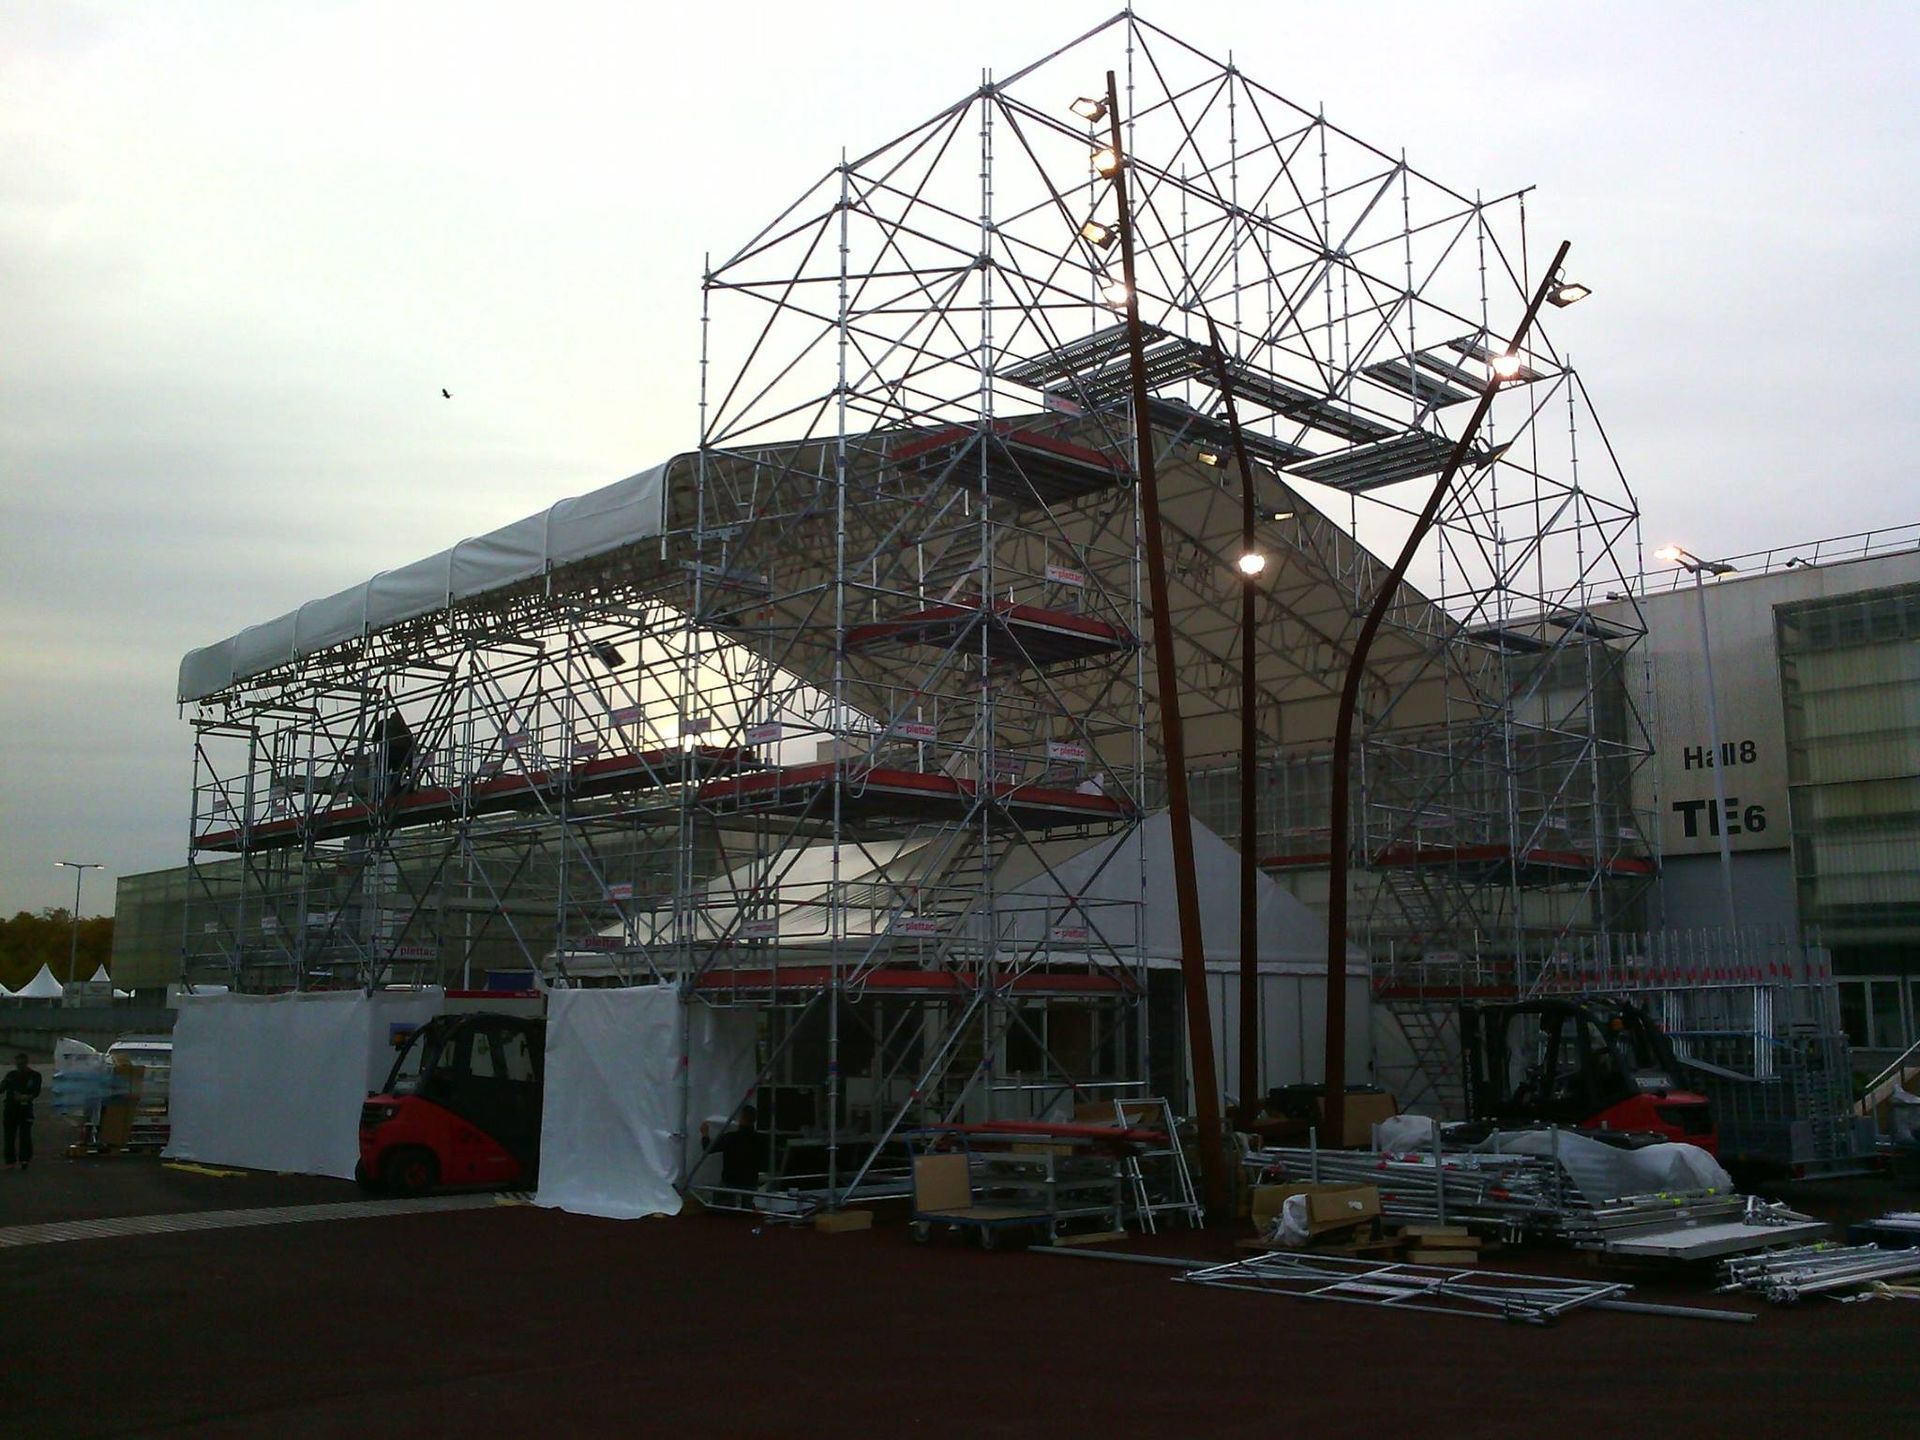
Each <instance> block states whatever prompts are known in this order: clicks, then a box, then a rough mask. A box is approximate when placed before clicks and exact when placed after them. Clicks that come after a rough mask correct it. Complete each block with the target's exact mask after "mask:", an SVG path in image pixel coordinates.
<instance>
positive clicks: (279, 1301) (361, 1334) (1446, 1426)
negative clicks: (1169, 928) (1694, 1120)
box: [0, 1161, 1920, 1440]
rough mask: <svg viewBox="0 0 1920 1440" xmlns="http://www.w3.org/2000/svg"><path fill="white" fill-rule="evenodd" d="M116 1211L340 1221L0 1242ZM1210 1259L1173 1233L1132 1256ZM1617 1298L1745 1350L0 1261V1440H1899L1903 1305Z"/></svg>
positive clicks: (3, 1204)
mask: <svg viewBox="0 0 1920 1440" xmlns="http://www.w3.org/2000/svg"><path fill="white" fill-rule="evenodd" d="M116 1167H121V1168H116ZM142 1177H144V1179H145V1180H146V1181H148V1182H150V1183H151V1186H152V1192H151V1200H152V1202H153V1203H154V1204H156V1205H158V1206H162V1207H163V1208H169V1209H170V1210H171V1211H172V1212H173V1213H178V1212H179V1211H180V1210H181V1209H192V1208H196V1206H195V1205H194V1204H193V1203H192V1202H194V1201H196V1200H197V1202H198V1208H207V1209H214V1208H227V1207H231V1206H233V1205H235V1203H236V1197H237V1196H245V1197H247V1202H248V1203H257V1204H263V1205H264V1204H290V1203H291V1204H297V1203H301V1202H302V1201H305V1200H318V1199H322V1198H324V1199H326V1200H332V1201H339V1200H344V1199H348V1198H351V1189H350V1187H346V1188H345V1193H342V1191H341V1190H340V1189H333V1190H332V1192H331V1193H329V1194H327V1195H325V1196H324V1197H322V1196H320V1195H319V1194H318V1193H317V1191H318V1190H319V1189H324V1188H328V1185H327V1182H315V1181H311V1180H296V1179H282V1178H277V1177H271V1176H248V1177H244V1178H235V1179H222V1178H219V1177H211V1176H195V1175H190V1174H182V1173H180V1172H168V1171H163V1170H161V1169H160V1168H159V1167H158V1166H157V1165H155V1164H152V1163H151V1162H146V1163H144V1164H143V1162H138V1161H118V1162H109V1163H106V1164H94V1165H83V1164H79V1163H73V1162H66V1161H60V1162H57V1163H53V1164H50V1165H49V1166H48V1168H47V1170H46V1172H45V1174H44V1175H43V1174H42V1173H41V1171H40V1170H39V1169H38V1168H36V1171H35V1173H34V1174H33V1175H31V1176H29V1177H25V1178H24V1180H23V1179H22V1177H19V1176H17V1175H9V1174H5V1173H0V1182H5V1183H4V1184H0V1225H11V1224H14V1223H18V1218H19V1210H18V1208H17V1207H18V1206H20V1205H21V1204H22V1203H23V1199H22V1197H23V1191H24V1187H25V1186H35V1187H40V1186H41V1183H42V1181H43V1180H45V1181H46V1182H47V1183H46V1184H45V1186H44V1187H43V1188H42V1189H41V1190H39V1191H38V1192H37V1193H36V1197H35V1198H34V1199H33V1200H32V1201H31V1202H30V1203H32V1204H34V1205H47V1204H50V1203H54V1202H55V1201H57V1199H58V1196H57V1194H55V1192H70V1193H72V1194H74V1195H75V1196H76V1201H77V1200H78V1199H79V1198H84V1197H87V1196H88V1195H90V1194H92V1193H93V1190H94V1187H95V1186H97V1185H101V1184H113V1185H118V1186H120V1187H122V1189H121V1191H120V1192H119V1193H120V1195H121V1196H122V1198H123V1200H125V1201H127V1202H128V1203H132V1204H134V1205H135V1206H136V1209H137V1208H138V1206H139V1205H140V1203H141V1197H140V1191H139V1187H140V1183H141V1180H142ZM309 1192H313V1193H309ZM1894 1198H1895V1197H1892V1196H1890V1195H1887V1194H1886V1193H1885V1192H1880V1194H1879V1195H1878V1196H1873V1195H1867V1194H1865V1193H1864V1192H1861V1193H1859V1194H1857V1195H1855V1197H1854V1199H1853V1200H1852V1201H1849V1202H1848V1203H1849V1205H1850V1206H1854V1205H1858V1206H1865V1207H1867V1208H1876V1209H1877V1208H1885V1204H1884V1203H1883V1202H1884V1201H1890V1200H1892V1199H1894ZM101 1203H105V1202H104V1200H102V1201H101ZM93 1208H94V1210H95V1211H96V1212H97V1211H98V1209H99V1205H98V1204H96V1205H95V1206H94V1207H93ZM125 1213H133V1212H125ZM35 1218H36V1219H39V1220H47V1219H51V1218H55V1217H51V1216H46V1215H40V1216H36V1217H35ZM1229 1245H1230V1236H1228V1235H1225V1234H1217V1235H1205V1236H1194V1235H1191V1234H1184V1233H1177V1234H1174V1235H1171V1236H1167V1237H1164V1238H1163V1239H1162V1240H1161V1241H1159V1242H1158V1244H1157V1245H1156V1246H1155V1247H1154V1248H1157V1249H1159V1250H1161V1251H1162V1252H1163V1253H1174V1254H1220V1253H1224V1251H1225V1250H1226V1249H1227V1248H1228V1246H1229ZM1133 1248H1142V1247H1140V1246H1138V1245H1137V1244H1136V1246H1135V1247H1133ZM1547 1268H1558V1269H1567V1270H1570V1271H1571V1273H1581V1274H1588V1275H1590V1274H1591V1273H1592V1272H1590V1271H1586V1270H1584V1269H1582V1268H1581V1267H1580V1266H1579V1265H1578V1263H1577V1262H1571V1261H1570V1260H1569V1258H1568V1257H1561V1264H1559V1265H1555V1266H1549V1267H1547ZM1640 1293H1642V1294H1643V1295H1644V1296H1645V1298H1652V1299H1663V1300H1681V1301H1688V1302H1692V1303H1707V1304H1716V1305H1723V1306H1725V1305H1733V1306H1735V1307H1736V1308H1748V1309H1753V1310H1756V1311H1758V1312H1760V1314H1759V1319H1758V1320H1757V1322H1756V1323H1754V1324H1752V1325H1740V1326H1736V1325H1724V1324H1707V1323H1703V1322H1699V1321H1680V1320H1664V1319H1653V1318H1642V1317H1635V1316H1628V1315H1615V1314H1600V1313H1584V1314H1575V1315H1571V1316H1568V1317H1566V1318H1565V1319H1563V1320H1562V1321H1561V1322H1560V1323H1558V1324H1557V1325H1555V1326H1552V1327H1550V1328H1544V1329H1534V1328H1531V1327H1522V1326H1511V1325H1504V1324H1500V1323H1497V1322H1491V1321H1485V1320H1477V1319H1464V1318H1441V1317H1435V1316H1423V1315H1415V1314H1388V1313H1381V1312H1379V1311H1376V1310H1371V1309H1363V1308H1359V1307H1349V1306H1339V1305H1326V1306H1316V1305H1310V1304H1304V1303H1301V1302H1297V1301H1291V1300H1285V1299H1279V1298H1274V1297H1268V1296H1258V1295H1242V1294H1228V1293H1221V1292H1218V1291H1209V1290H1202V1289H1199V1288H1197V1287H1192V1286H1186V1285H1181V1284H1178V1283H1176V1282H1175V1281H1173V1280H1172V1279H1170V1278H1169V1277H1168V1275H1167V1273H1166V1272H1164V1271H1160V1270H1157V1269H1153V1268H1149V1267H1144V1266H1131V1265H1120V1264H1099V1263H1093V1262H1080V1261H1065V1260H1058V1259H1051V1258H1048V1257H1044V1256H1040V1255H1030V1254H1018V1253H1014V1254H995V1255H986V1254H982V1253H980V1252H978V1251H976V1250H971V1249H964V1248H961V1247H958V1246H955V1245H937V1246H935V1247H933V1248H930V1249H920V1248H917V1247H915V1246H913V1245H912V1244H910V1243H909V1242H908V1240H907V1238H906V1235H905V1233H904V1231H903V1230H902V1229H900V1228H897V1227H884V1226H883V1227H882V1228H879V1229H876V1230H874V1231H871V1232H868V1233H864V1234H850V1235H839V1236H828V1235H816V1234H814V1233H812V1232H810V1231H795V1230H788V1229H781V1228H777V1227H771V1226H756V1225H755V1224H754V1223H753V1222H752V1221H750V1220H746V1219H742V1218H739V1217H733V1216H718V1215H700V1216H690V1217H684V1218H681V1219H678V1220H653V1221H641V1222H634V1223H626V1224H622V1223H616V1222H611V1221H599V1220H591V1219H586V1218H582V1217H577V1216H569V1215H561V1214H556V1213H553V1212H549V1211H543V1210H538V1209H534V1208H531V1207H527V1206H499V1205H489V1206H487V1207H485V1208H475V1209H465V1210H458V1211H451V1212H444V1211H443V1212H437V1213H424V1214H423V1213H403V1212H396V1211H392V1210H388V1211H382V1212H380V1213H379V1214H378V1215H377V1216H373V1217H365V1218H354V1219H337V1220H328V1221H324V1222H315V1223H305V1224H290V1225H282V1226H260V1227H249V1228H237V1229H223V1230H219V1231H207V1232H202V1233H186V1234H144V1235H125V1236H118V1237H115V1238H101V1239H87V1240H76V1241H72V1242H70V1243H63V1244H43V1245H37V1246H21V1247H17V1248H9V1249H0V1296H4V1297H5V1300H4V1303H5V1305H6V1309H7V1312H8V1314H9V1316H10V1317H21V1316H31V1317H45V1318H44V1319H43V1320H41V1321H39V1322H37V1323H30V1324H27V1325H24V1326H19V1327H18V1328H16V1329H15V1331H14V1333H13V1334H12V1335H11V1336H10V1341H9V1345H8V1350H7V1356H6V1365H5V1367H4V1370H0V1434H3V1435H6V1436H8V1437H16V1436H17V1437H28V1440H31V1437H39V1436H48V1437H56V1436H57V1437H60V1440H69V1437H73V1440H77V1437H83V1436H104V1435H116V1436H117V1435H169V1434H182V1435H184V1434H192V1435H210V1436H238V1435H272V1436H282V1437H291V1436H306V1435H315V1436H319V1435H327V1436H332V1435H341V1434H348V1433H354V1434H368V1435H385V1434H394V1433H399V1432H401V1431H402V1430H405V1431H408V1432H417V1433H428V1432H429V1430H431V1431H432V1432H434V1433H452V1434H457V1433H460V1432H461V1431H462V1430H470V1431H471V1432H473V1433H483V1432H484V1433H489V1434H514V1433H522V1434H529V1435H544V1434H578V1435H587V1434H603V1433H613V1432H615V1431H616V1429H617V1430H619V1431H621V1432H627V1433H642V1434H672V1433H676V1432H677V1433H680V1434H686V1435H728V1436H735V1435H789V1434H830V1433H831V1434H841V1435H866V1434H873V1433H876V1432H881V1431H886V1432H903V1433H908V1434H926V1435H947V1434H952V1435H961V1434H964V1435H967V1436H982V1435H1004V1434H1013V1435H1026V1434H1033V1435H1040V1434H1045V1435H1047V1436H1049V1437H1054V1440H1058V1437H1062V1436H1073V1435H1080V1434H1095V1433H1098V1434H1111V1435H1181V1436H1191V1435H1222V1436H1226V1435H1243V1434H1244V1435H1255V1434H1258V1435H1262V1436H1271V1435H1272V1434H1274V1433H1287V1432H1294V1433H1315V1434H1322V1435H1345V1434H1361V1433H1376V1434H1377V1433H1383V1432H1384V1433H1394V1434H1440V1433H1451V1434H1459V1435H1477V1434H1499V1435H1515V1434H1551V1433H1552V1432H1553V1429H1554V1428H1555V1427H1558V1428H1561V1429H1571V1428H1573V1427H1577V1428H1578V1430H1579V1431H1580V1432H1582V1433H1586V1434H1598V1435H1606V1434H1624V1433H1631V1432H1643V1433H1656V1432H1668V1433H1681V1434H1697V1435H1731V1434H1740V1435H1743V1436H1763V1435H1788V1434H1792V1435H1796V1436H1807V1435H1828V1434H1848V1435H1855V1436H1868V1435H1874V1436H1877V1435H1896V1434H1912V1433H1915V1430H1916V1424H1915V1416H1916V1409H1915V1407H1916V1404H1920V1401H1917V1400H1916V1396H1917V1395H1920V1391H1916V1389H1915V1387H1914V1384H1913V1371H1912V1356H1913V1347H1914V1337H1915V1336H1916V1335H1917V1334H1920V1328H1916V1327H1920V1305H1913V1304H1910V1303H1907V1302H1892V1303H1877V1304H1861V1305H1834V1304H1817V1305H1816V1304H1808V1305H1806V1306H1804V1307H1801V1308H1798V1309H1795V1310H1772V1309H1763V1308H1762V1307H1760V1306H1758V1305H1748V1306H1744V1307H1741V1306H1740V1305H1739V1302H1737V1301H1730V1300H1729V1299H1728V1298H1726V1297H1713V1296H1710V1295H1708V1294H1707V1293H1706V1286H1705V1284H1704V1282H1703V1281H1701V1280H1700V1279H1699V1278H1698V1277H1688V1278H1680V1279H1675V1278H1671V1277H1669V1278H1664V1279H1659V1280H1653V1281H1649V1282H1647V1283H1644V1284H1643V1285H1642V1286H1641V1292H1640Z"/></svg>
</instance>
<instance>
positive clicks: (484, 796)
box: [193, 745, 759, 854]
mask: <svg viewBox="0 0 1920 1440" xmlns="http://www.w3.org/2000/svg"><path fill="white" fill-rule="evenodd" d="M758 763H759V762H758V761H757V760H756V759H755V757H754V755H753V752H751V751H748V750H739V749H730V748H726V747H722V746H715V745H702V746H699V747H697V748H695V749H693V750H678V749H673V750H642V751H633V752H629V753H626V754H620V755H607V756H602V757H599V758H597V759H593V760H582V761H579V762H577V763H576V764H574V765H571V766H568V767H567V768H565V769H552V770H531V771H525V772H523V773H521V774H518V775H498V776H495V777H493V778H492V779H488V780H476V781H474V782H473V783H471V784H470V785H467V786H464V787H448V786H431V787H425V788H421V789H417V790H410V791H407V792H406V793H405V794H403V795H401V796H399V797H398V798H396V799H395V800H393V801H392V802H391V803H389V804H388V805H386V806H385V807H381V806H374V805H368V804H366V803H364V802H361V801H353V802H351V803H349V804H345V805H333V806H331V807H330V808H328V809H326V810H322V811H319V812H318V813H316V814H314V815H311V816H308V815H289V816H283V817H281V818H279V819H275V820H262V821H258V822H256V823H255V824H254V825H253V826H251V827H244V826H235V827H232V828H229V829H225V830H209V831H207V832H205V833H204V834H201V835H199V836H196V837H195V839H194V842H193V846H194V849H196V850H216V851H232V852H234V853H236V854H237V853H239V852H241V851H243V850H248V851H251V850H282V849H286V848H288V847H289V846H293V845H300V844H304V843H306V842H307V841H310V840H337V839H340V838H342V837H345V836H348V835H362V834H365V833H366V832H367V831H369V830H372V829H373V828H375V825H376V823H380V824H383V825H384V826H385V827H386V828H388V829H399V828H402V827H412V826H416V825H433V824H438V823H443V822H445V821H449V820H455V819H461V818H467V817H473V816H480V815H493V814H499V813H502V812H506V811H512V810H533V809H538V808H540V807H542V806H543V805H546V804H549V803H550V802H551V801H553V800H554V799H556V798H558V797H559V796H561V795H562V794H564V795H566V796H567V797H568V798H569V799H573V800H586V799H593V798H596V797H599V796H603V795H618V794H623V793H627V792H630V791H636V790H653V789H659V788H661V787H663V786H667V785H674V784H679V783H680V782H681V781H683V780H686V779H689V778H698V777H699V776H702V775H710V774H712V773H713V772H714V771H716V770H720V769H726V768H739V767H743V766H750V765H755V764H758Z"/></svg>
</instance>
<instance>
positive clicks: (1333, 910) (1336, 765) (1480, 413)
mask: <svg viewBox="0 0 1920 1440" xmlns="http://www.w3.org/2000/svg"><path fill="white" fill-rule="evenodd" d="M1570 244H1571V242H1570V241H1566V240H1562V241H1561V242H1560V248H1559V249H1558V250H1557V251H1555V252H1554V256H1553V263H1552V264H1551V265H1549V266H1548V267H1547V274H1546V278H1545V279H1544V280H1542V281H1541V282H1540V288H1539V289H1538V290H1536V291H1535V292H1534V295H1533V300H1532V301H1531V303H1529V304H1528V306H1527V313H1526V314H1525V315H1524V316H1523V317H1522V318H1521V321H1520V328H1519V329H1518V330H1516V331H1514V332H1513V339H1512V340H1510V341H1509V342H1507V349H1506V353H1507V354H1508V355H1517V354H1518V353H1519V351H1520V347H1521V346H1522V345H1523V344H1525V343H1526V339H1527V332H1528V331H1529V330H1531V329H1532V328H1533V319H1534V316H1536V315H1538V314H1539V313H1540V307H1541V305H1543V304H1544V303H1545V302H1546V298H1547V292H1548V291H1549V290H1551V289H1552V288H1553V285H1554V282H1555V280H1556V279H1558V277H1559V275H1560V267H1561V266H1562V265H1564V264H1565V263H1566V259H1567V250H1568V248H1569V245H1570ZM1500 385H1501V381H1500V379H1499V377H1498V376H1493V375H1490V376H1489V377H1488V378H1487V385H1486V388H1485V389H1484V390H1482V391H1481V392H1480V403H1479V404H1478V405H1476V406H1475V407H1474V410H1473V418H1472V419H1470V420H1468V421H1467V424H1466V428H1465V429H1463V430H1462V431H1461V432H1460V438H1459V439H1458V440H1456V441H1455V442H1454V445H1453V452H1452V453H1451V454H1450V455H1448V456H1447V468H1446V469H1444V470H1442V471H1441V472H1440V478H1439V480H1438V481H1436V482H1435V483H1434V487H1433V494H1432V495H1430V496H1428V497H1427V504H1426V508H1425V509H1424V510H1422V511H1421V512H1420V518H1419V519H1418V520H1417V521H1416V522H1415V523H1414V527H1413V530H1412V532H1411V533H1410V534H1409V535H1408V536H1407V543H1406V544H1405V545H1403V546H1401V547H1400V558H1399V559H1397V560H1395V561H1394V562H1393V568H1392V569H1391V570H1389V571H1388V572H1387V578H1386V579H1385V580H1384V581H1383V582H1382V583H1381V586H1380V591H1379V593H1378V594H1377V595H1375V596H1374V597H1373V605H1372V608H1370V609H1369V610H1368V611H1367V618H1366V622H1365V623H1364V624H1363V625H1361V627H1360V638H1359V639H1358V640H1357V641H1355V642H1354V647H1353V655H1352V657H1351V658H1350V659H1349V660H1348V661H1347V678H1346V680H1345V682H1344V683H1343V684H1342V685H1341V687H1340V709H1339V712H1338V714H1337V716H1336V718H1335V720H1334V728H1333V777H1332V783H1333V797H1332V798H1333V808H1332V815H1331V817H1330V818H1329V821H1328V828H1329V830H1330V832H1331V833H1330V835H1329V837H1328V845H1329V849H1330V851H1331V854H1330V855H1329V857H1328V864H1327V1034H1326V1056H1327V1079H1326V1092H1327V1093H1326V1101H1325V1105H1324V1124H1325V1128H1326V1131H1327V1133H1328V1134H1329V1135H1331V1136H1332V1137H1333V1143H1334V1144H1336V1145H1337V1144H1339V1143H1340V1140H1341V1137H1343V1136H1344V1135H1345V1134H1346V1118H1347V1090H1346V1086H1347V871H1348V866H1347V850H1348V847H1349V844H1350V841H1349V839H1348V832H1349V831H1350V829H1351V816H1350V813H1349V812H1350V808H1351V807H1350V806H1349V804H1348V795H1347V791H1348V789H1349V787H1350V784H1351V777H1352V767H1353V754H1352V752H1353V716H1354V711H1355V710H1356V709H1357V708H1358V707H1359V701H1360V681H1361V676H1362V675H1363V674H1364V673H1365V670H1366V664H1367V655H1368V652H1370V651H1371V650H1372V649H1373V639H1374V636H1376V635H1377V634H1379V633H1380V626H1381V623H1382V622H1383V621H1384V620H1385V619H1386V618H1387V610H1388V608H1389V607H1390V606H1391V605H1392V604H1393V597H1394V595H1395V593H1396V592H1397V591H1398V590H1399V589H1400V582H1401V581H1402V580H1404V579H1405V578H1406V575H1407V567H1408V566H1409V565H1410V564H1412V563H1413V554H1414V551H1415V550H1417V549H1418V548H1419V546H1420V542H1421V541H1422V540H1423V539H1425V538H1426V534H1427V532H1428V531H1429V530H1431V529H1432V528H1433V522H1434V520H1435V519H1436V518H1437V517H1438V516H1439V514H1440V505H1441V502H1442V501H1444V500H1445V499H1446V498H1447V490H1448V489H1449V488H1450V487H1451V486H1452V484H1453V477H1454V476H1455V475H1456V474H1458V473H1459V470H1460V467H1461V465H1462V464H1464V463H1465V461H1466V458H1467V453H1468V451H1469V450H1471V449H1472V447H1473V437H1474V436H1475V435H1477V434H1479V433H1480V425H1481V422H1482V421H1484V420H1485V419H1486V418H1487V411H1489V410H1491V409H1492V408H1493V397H1494V396H1495V395H1497V394H1498V393H1499V391H1500Z"/></svg>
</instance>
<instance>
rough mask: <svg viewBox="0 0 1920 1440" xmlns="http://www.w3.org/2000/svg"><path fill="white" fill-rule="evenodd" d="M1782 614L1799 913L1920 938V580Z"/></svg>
mask: <svg viewBox="0 0 1920 1440" xmlns="http://www.w3.org/2000/svg"><path fill="white" fill-rule="evenodd" d="M1775 621H1776V626H1777V630H1778V638H1779V653H1780V678H1781V689H1782V694H1783V696H1784V699H1785V703H1786V729H1787V767H1788V780H1789V784H1790V787H1791V804H1792V812H1793V857H1794V879H1795V883H1796V885H1797V887H1798V890H1799V902H1800V919H1801V922H1802V923H1803V924H1804V925H1807V926H1809V927H1812V928H1814V929H1816V930H1818V931H1819V932H1820V933H1821V934H1822V935H1823V937H1824V938H1826V939H1827V940H1828V941H1829V942H1833V941H1837V940H1839V941H1844V940H1857V941H1894V940H1913V939H1916V938H1920V585H1902V586H1895V587H1892V588H1889V589H1885V590H1870V591H1865V592H1861V593H1857V594H1853V595H1846V596H1841V597H1837V598H1833V599H1821V600H1811V601H1806V602H1804V603H1801V604H1797V605H1783V606H1781V607H1780V608H1779V610H1778V611H1776V612H1775ZM1894 993H1895V994H1896V1000H1897V992H1894ZM1862 1003H1863V1004H1864V999H1863V1002H1862ZM1894 1008H1895V1009H1896V1010H1897V1009H1898V1005H1897V1003H1896V1005H1895V1007H1894Z"/></svg>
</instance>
